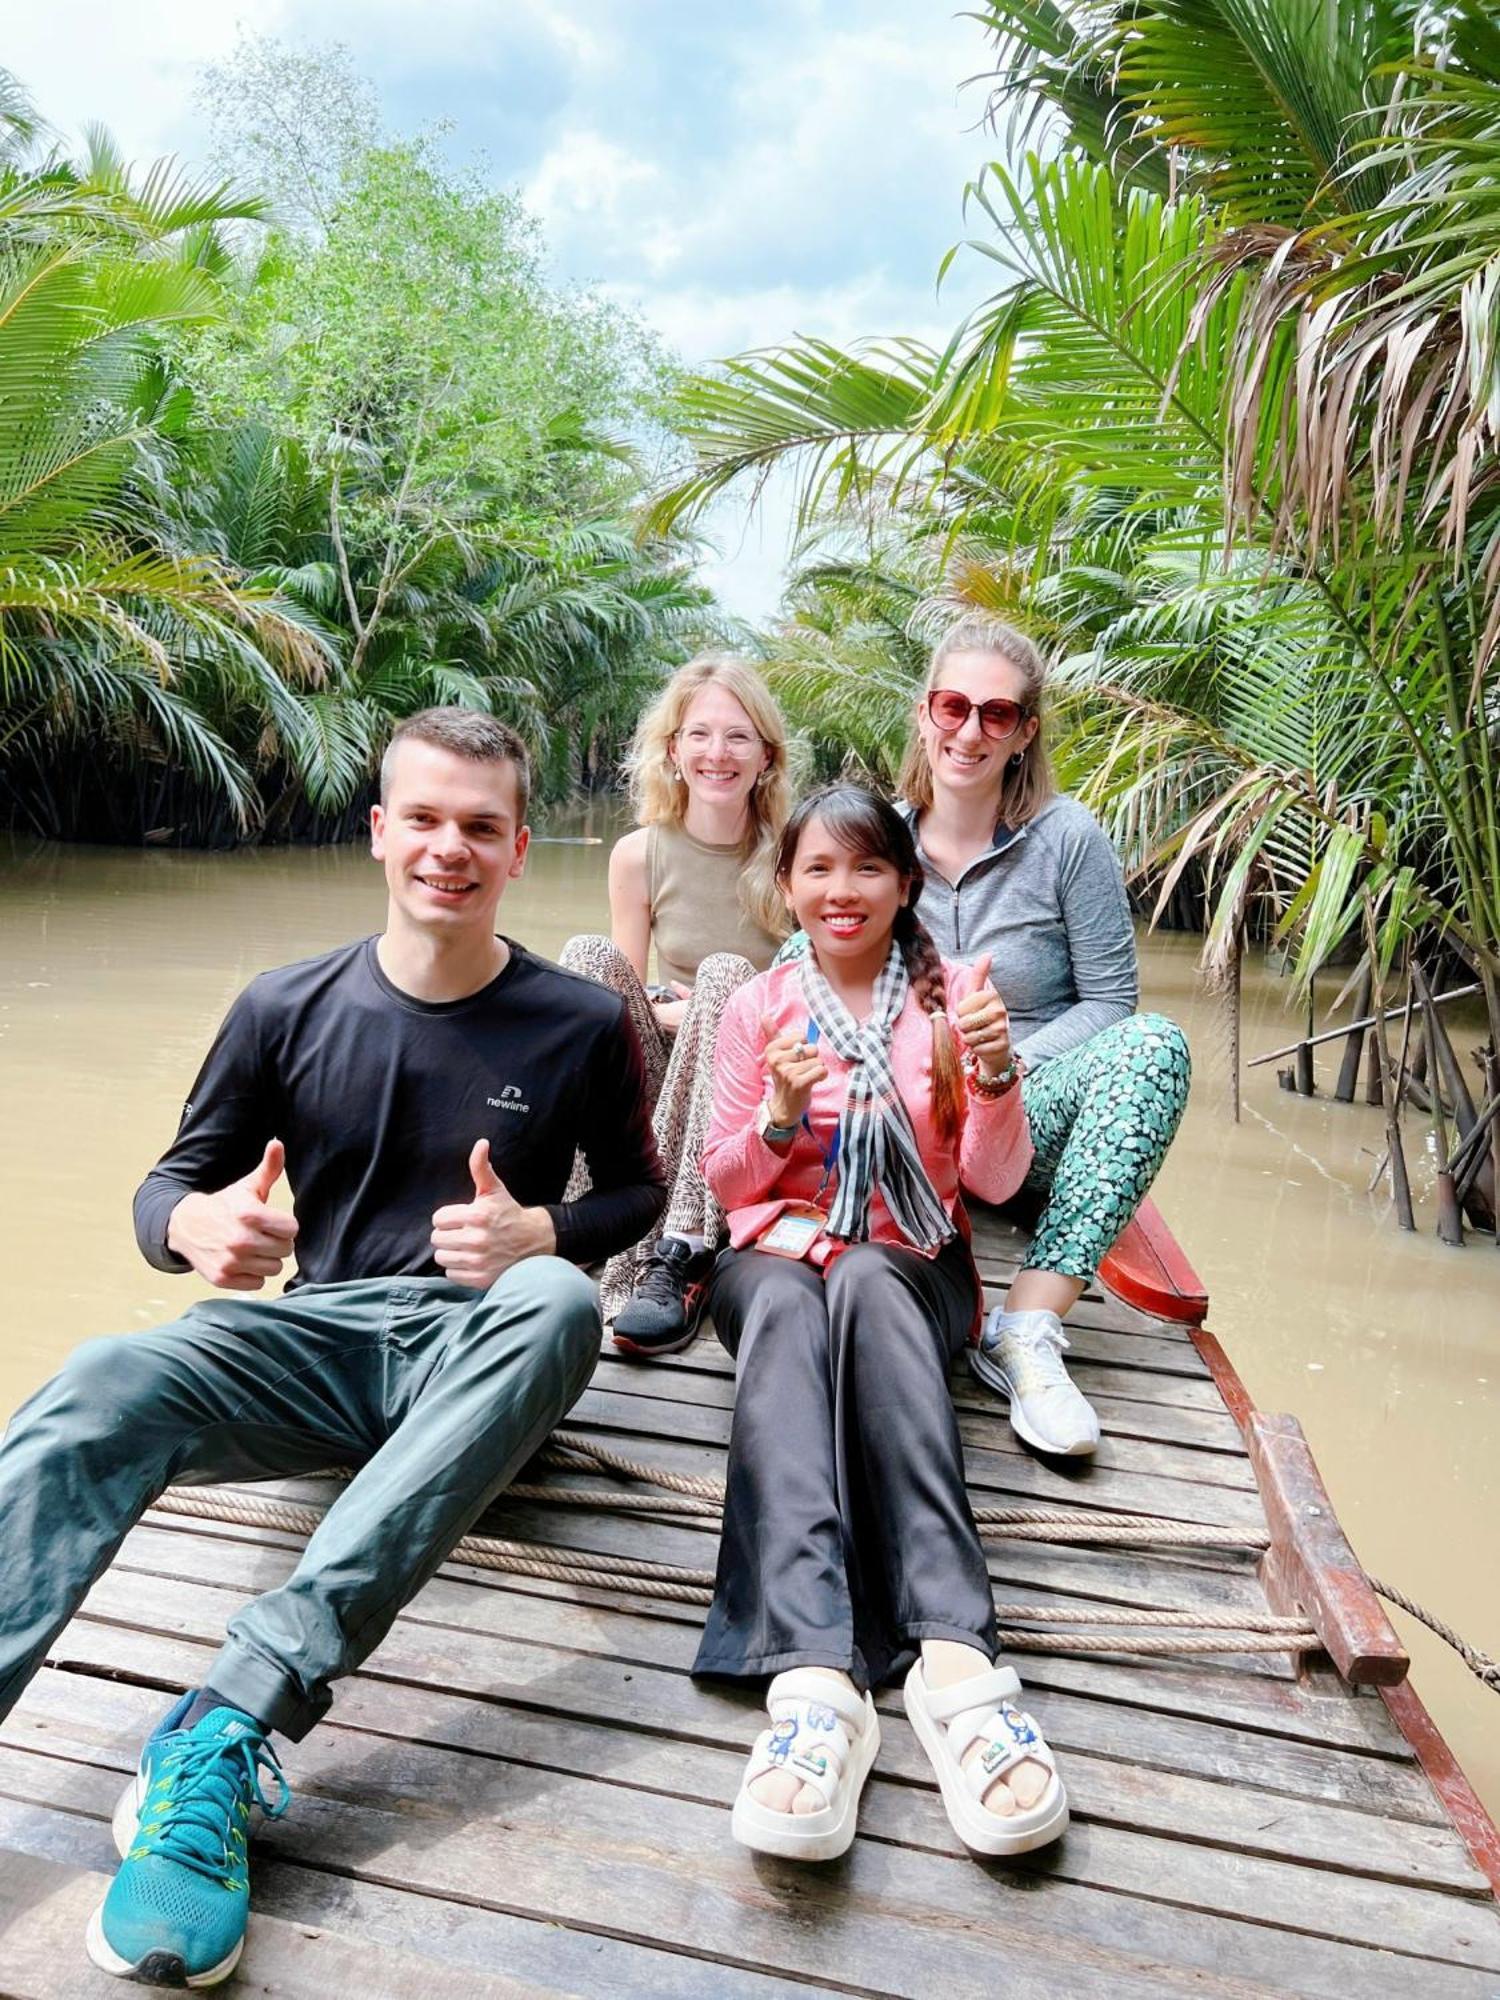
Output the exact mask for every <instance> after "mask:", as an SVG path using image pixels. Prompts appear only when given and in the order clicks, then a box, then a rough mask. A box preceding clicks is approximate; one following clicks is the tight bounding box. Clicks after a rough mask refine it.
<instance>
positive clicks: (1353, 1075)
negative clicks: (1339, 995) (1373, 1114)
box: [1333, 964, 1370, 1104]
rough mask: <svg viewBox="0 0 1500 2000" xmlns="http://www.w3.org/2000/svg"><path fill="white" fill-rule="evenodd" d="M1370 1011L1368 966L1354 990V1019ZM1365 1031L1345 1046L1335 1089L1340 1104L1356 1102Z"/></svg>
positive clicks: (1351, 1038) (1358, 1030)
mask: <svg viewBox="0 0 1500 2000" xmlns="http://www.w3.org/2000/svg"><path fill="white" fill-rule="evenodd" d="M1369 1011H1370V968H1369V966H1368V964H1367V965H1366V966H1365V967H1364V969H1363V971H1362V972H1361V973H1360V975H1359V984H1358V985H1357V986H1356V987H1355V989H1354V1018H1355V1020H1356V1021H1357V1020H1360V1019H1361V1018H1362V1017H1363V1016H1364V1015H1366V1014H1368V1013H1369ZM1364 1040H1365V1031H1364V1029H1363V1028H1356V1029H1355V1030H1354V1031H1353V1033H1352V1034H1351V1035H1350V1037H1349V1039H1348V1041H1346V1042H1345V1044H1344V1060H1343V1061H1342V1062H1341V1063H1340V1064H1339V1080H1338V1082H1337V1083H1336V1084H1335V1085H1334V1087H1333V1095H1334V1098H1335V1100H1336V1102H1338V1103H1339V1104H1352V1103H1353V1102H1354V1086H1355V1084H1356V1083H1358V1081H1359V1055H1360V1050H1361V1049H1362V1048H1363V1046H1364Z"/></svg>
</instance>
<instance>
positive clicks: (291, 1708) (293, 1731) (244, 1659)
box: [204, 1639, 333, 1743]
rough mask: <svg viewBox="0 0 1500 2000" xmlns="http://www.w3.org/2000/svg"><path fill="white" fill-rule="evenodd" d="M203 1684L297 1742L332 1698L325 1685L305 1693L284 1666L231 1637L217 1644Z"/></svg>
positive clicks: (265, 1724) (269, 1727) (318, 1718)
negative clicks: (220, 1645) (219, 1646)
mask: <svg viewBox="0 0 1500 2000" xmlns="http://www.w3.org/2000/svg"><path fill="white" fill-rule="evenodd" d="M204 1685H205V1686H206V1687H211V1688H212V1689H213V1691H214V1693H215V1694H216V1695H219V1696H221V1697H222V1698H223V1699H224V1700H225V1701H227V1702H228V1703H229V1704H230V1705H231V1706H232V1707H234V1708H238V1709H243V1710H244V1712H245V1714H246V1715H253V1716H254V1717H255V1720H256V1721H257V1722H259V1723H262V1724H263V1725H264V1726H265V1727H266V1728H267V1729H268V1730H269V1729H274V1730H275V1731H276V1732H277V1733H278V1735H281V1736H284V1737H286V1739H287V1740H288V1742H290V1743H300V1742H301V1740H302V1738H303V1737H304V1736H306V1734H307V1732H308V1731H309V1730H310V1729H311V1728H312V1727H313V1725H314V1724H315V1723H318V1722H321V1721H322V1719H323V1717H324V1716H325V1715H326V1714H327V1713H328V1710H329V1706H330V1704H331V1703H332V1700H333V1696H332V1694H331V1693H330V1692H329V1691H328V1690H327V1689H326V1688H325V1689H323V1690H321V1692H320V1693H319V1694H317V1695H309V1694H308V1693H306V1691H305V1690H304V1689H303V1687H302V1686H301V1684H300V1683H299V1682H298V1681H296V1680H294V1679H293V1678H292V1676H291V1675H290V1674H288V1672H287V1670H286V1668H285V1667H283V1666H279V1665H278V1664H277V1663H276V1662H275V1661H274V1660H268V1659H267V1658H266V1657H265V1655H264V1654H263V1653H256V1652H253V1651H252V1650H251V1649H250V1647H248V1646H242V1645H240V1644H239V1643H238V1642H237V1641H236V1640H234V1639H230V1640H227V1641H226V1643H225V1644H224V1645H223V1647H221V1649H220V1651H219V1653H218V1655H217V1657H216V1658H215V1660H214V1663H213V1665H212V1666H211V1667H210V1668H209V1670H208V1673H207V1674H206V1675H205V1676H204Z"/></svg>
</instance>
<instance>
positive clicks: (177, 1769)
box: [130, 1734, 292, 1887]
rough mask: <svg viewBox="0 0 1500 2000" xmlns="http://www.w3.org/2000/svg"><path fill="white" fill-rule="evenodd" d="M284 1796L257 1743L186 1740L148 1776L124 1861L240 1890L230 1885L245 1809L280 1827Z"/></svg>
mask: <svg viewBox="0 0 1500 2000" xmlns="http://www.w3.org/2000/svg"><path fill="white" fill-rule="evenodd" d="M262 1769H265V1770H267V1771H269V1772H271V1773H273V1774H274V1776H275V1779H276V1786H277V1790H276V1796H275V1798H274V1799H269V1798H267V1796H266V1793H265V1790H264V1788H263V1787H262V1785H261V1781H260V1773H261V1770H262ZM291 1795H292V1793H291V1787H290V1785H288V1783H287V1781H286V1774H285V1772H284V1771H283V1770H282V1768H281V1765H280V1764H279V1763H278V1762H277V1759H276V1753H275V1751H274V1750H272V1749H271V1747H270V1746H269V1744H267V1743H265V1742H264V1741H263V1740H262V1739H261V1738H260V1737H258V1736H254V1735H249V1734H247V1735H244V1736H240V1737H235V1738H233V1739H231V1740H226V1739H225V1738H224V1737H222V1736H210V1737H204V1738H198V1737H185V1738H184V1740H183V1741H182V1743H181V1744H174V1745H173V1746H172V1747H171V1748H170V1749H169V1750H167V1751H166V1752H165V1754H164V1755H163V1757H162V1761H161V1764H160V1765H159V1767H158V1768H157V1769H156V1770H155V1771H153V1773H152V1778H151V1785H150V1788H149V1790H148V1791H147V1793H146V1797H145V1801H144V1803H143V1805H142V1807H141V1816H140V1821H139V1823H138V1825H137V1827H136V1837H135V1842H134V1844H133V1846H132V1847H131V1850H130V1859H131V1860H132V1861H141V1860H144V1859H146V1858H147V1857H148V1856H150V1855H159V1856H161V1857H163V1858H164V1859H166V1860H168V1861H175V1862H177V1863H178V1864H179V1865H180V1866H181V1867H183V1868H191V1869H192V1870H193V1871H194V1872H195V1873H196V1874H199V1875H207V1876H211V1877H214V1878H222V1880H223V1881H224V1883H225V1886H226V1887H236V1886H243V1884H242V1883H240V1882H237V1881H236V1877H237V1874H238V1871H239V1868H240V1866H241V1864H242V1863H243V1861H244V1854H245V1838H246V1833H247V1830H248V1828H249V1824H250V1812H251V1808H252V1807H254V1806H259V1807H260V1809H261V1811H262V1812H263V1813H264V1814H265V1816H266V1818H267V1819H280V1817H281V1815H282V1814H283V1813H284V1812H285V1811H286V1809H287V1806H288V1804H289V1802H290V1800H291Z"/></svg>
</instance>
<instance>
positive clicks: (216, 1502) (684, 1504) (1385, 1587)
mask: <svg viewBox="0 0 1500 2000" xmlns="http://www.w3.org/2000/svg"><path fill="white" fill-rule="evenodd" d="M538 1462H539V1463H541V1464H543V1465H550V1466H553V1467H558V1468H562V1469H563V1470H566V1471H570V1472H574V1473H576V1472H579V1471H586V1472H593V1471H598V1472H607V1473H610V1474H612V1475H614V1476H615V1477H617V1478H621V1479H630V1480H634V1481H635V1482H637V1483H638V1484H640V1485H645V1486H654V1487H657V1488H658V1489H659V1491H658V1492H657V1493H655V1494H651V1493H616V1492H611V1491H609V1490H608V1489H605V1490H603V1491H600V1490H598V1489H594V1488H589V1487H582V1486H547V1485H535V1484H522V1485H518V1486H512V1487H510V1488H509V1489H508V1490H507V1493H506V1498H507V1499H511V1500H530V1501H536V1502H540V1503H543V1504H545V1505H548V1506H565V1507H569V1506H571V1507H602V1508H606V1509H608V1510H610V1511H611V1512H618V1513H632V1514H658V1515H678V1516H687V1517H689V1518H692V1519H695V1520H717V1519H718V1518H719V1516H720V1515H721V1514H722V1512H723V1505H724V1485H723V1481H722V1480H718V1479H710V1478H708V1477H706V1476H700V1475H697V1474H693V1473H685V1472H670V1471H668V1470H667V1468H666V1467H665V1466H660V1465H651V1464H649V1463H648V1462H647V1461H646V1460H644V1459H637V1458H626V1457H625V1456H624V1455H623V1454H622V1453H620V1452H617V1451H611V1450H609V1449H608V1447H607V1446H605V1445H600V1444H596V1443H595V1442H594V1440H593V1439H592V1438H586V1437H583V1436H581V1435H580V1434H579V1433H578V1432H576V1431H555V1432H554V1433H553V1435H552V1438H551V1440H550V1442H549V1444H548V1446H547V1448H546V1449H545V1450H544V1451H543V1452H542V1453H541V1454H540V1457H539V1460H538ZM339 1476H340V1477H345V1478H346V1477H348V1475H347V1473H341V1474H339ZM155 1506H156V1509H157V1511H158V1512H160V1513H165V1514H184V1515H192V1516H195V1517H197V1518H198V1519H201V1520H211V1521H228V1522H236V1521H239V1522H243V1523H245V1524H246V1525H248V1526H252V1527H267V1528H280V1529H283V1530H284V1531H285V1532H286V1533H288V1534H294V1535H310V1534H312V1533H313V1531H314V1530H315V1529H316V1528H317V1526H318V1523H319V1522H320V1521H321V1520H322V1518H323V1516H324V1514H325V1513H326V1512H327V1509H326V1508H324V1507H318V1506H307V1505H303V1506H299V1505H297V1504H295V1503H293V1502H290V1501H285V1500H275V1499H269V1498H266V1497H264V1496H262V1495H260V1494H251V1493H245V1492H242V1491H240V1490H239V1489H237V1488H232V1487H213V1486H200V1487H192V1486H186V1487H185V1486H174V1487H170V1488H169V1489H168V1490H167V1491H166V1492H165V1493H163V1494H162V1495H161V1497H160V1498H159V1499H158V1500H157V1501H156V1502H155ZM974 1519H975V1521H976V1522H977V1523H978V1525H979V1526H980V1527H981V1528H989V1529H1000V1530H1003V1531H1004V1537H1005V1539H1006V1540H1008V1541H1038V1542H1096V1543H1105V1544H1110V1545H1116V1546H1125V1547H1145V1546H1150V1545H1158V1546H1160V1545H1166V1546H1168V1547H1178V1548H1244V1549H1263V1548H1265V1547H1266V1546H1267V1545H1268V1542H1269V1537H1268V1536H1267V1535H1266V1534H1264V1533H1263V1532H1258V1531H1256V1530H1254V1529H1247V1528H1225V1527H1211V1526H1206V1525H1202V1524H1199V1523H1193V1522H1186V1521H1174V1520H1169V1519H1165V1518H1163V1517H1161V1516H1156V1515H1146V1514H1121V1513H1106V1512H1103V1511H1102V1510H1100V1511H1097V1512H1096V1511H1092V1510H1083V1509H1079V1508H1068V1507H979V1508H976V1509H975V1511H974ZM448 1560H449V1561H450V1562H457V1563H465V1564H467V1565H468V1566H469V1567H470V1568H471V1569H486V1570H495V1571H499V1572H501V1573H502V1574H505V1575H509V1576H529V1577H536V1578H539V1579H541V1580H543V1581H545V1582H552V1583H572V1584H583V1585H586V1586H587V1587H588V1588H589V1589H592V1590H612V1591H620V1590H624V1591H630V1592H633V1593H634V1594H635V1595H636V1596H638V1597H648V1598H657V1599H661V1600H662V1601H664V1602H667V1603H673V1604H695V1605H706V1604H708V1603H710V1602H711V1601H712V1598H713V1582H714V1578H713V1572H712V1571H711V1570H702V1569H684V1568H681V1567H680V1566H679V1565H677V1564H675V1563H659V1562H648V1561H643V1560H640V1559H637V1558H633V1557H628V1556H616V1555H605V1556H598V1555H591V1554H587V1553H585V1552H582V1551H578V1550H574V1549H561V1548H556V1547H554V1546H552V1545H551V1544H550V1543H542V1542H527V1541H510V1540H504V1539H501V1538H499V1537H496V1536H492V1535H466V1536H465V1537H464V1539H463V1540H462V1541H461V1542H460V1543H459V1544H458V1545H457V1547H456V1548H454V1549H453V1551H452V1552H451V1554H450V1555H449V1557H448ZM1368 1581H1369V1584H1370V1587H1371V1589H1372V1590H1374V1591H1376V1592H1377V1593H1378V1594H1379V1595H1380V1596H1381V1597H1383V1598H1385V1600H1386V1602H1387V1603H1389V1604H1395V1605H1397V1606H1399V1607H1400V1609H1401V1610H1403V1611H1405V1612H1408V1613H1409V1614H1410V1615H1411V1616H1412V1617H1413V1618H1415V1619H1417V1620H1419V1621H1420V1623H1422V1624H1423V1625H1425V1626H1427V1628H1428V1629H1429V1631H1432V1632H1435V1633H1436V1634H1437V1636H1438V1637H1439V1638H1440V1639H1442V1640H1445V1641H1446V1643H1447V1644H1448V1645H1450V1646H1451V1647H1452V1648H1453V1650H1454V1652H1456V1653H1457V1654H1458V1655H1459V1657H1460V1658H1461V1659H1462V1660H1463V1661H1464V1663H1465V1665H1466V1666H1467V1667H1468V1668H1469V1670H1470V1672H1471V1673H1473V1674H1476V1675H1477V1676H1478V1678H1479V1679H1480V1680H1481V1681H1483V1683H1484V1684H1485V1686H1486V1687H1490V1688H1494V1689H1496V1691H1497V1692H1500V1660H1495V1659H1492V1658H1491V1657H1490V1655H1489V1654H1488V1653H1483V1652H1481V1651H1480V1650H1479V1648H1478V1647H1477V1646H1471V1645H1470V1644H1469V1643H1468V1641H1467V1640H1466V1639H1464V1638H1462V1637H1461V1636H1460V1634H1459V1633H1457V1632H1455V1631H1454V1630H1453V1627H1452V1626H1451V1625H1447V1624H1445V1623H1444V1622H1443V1620H1442V1619H1441V1618H1437V1617H1435V1616H1434V1615H1433V1613H1432V1612H1430V1611H1428V1610H1427V1609H1426V1608H1425V1607H1424V1606H1423V1605H1420V1604H1418V1603H1417V1602H1416V1600H1415V1599H1414V1598H1410V1597H1408V1596H1407V1595H1406V1593H1405V1591H1402V1590H1397V1589H1395V1588H1394V1587H1393V1586H1392V1585H1390V1584H1386V1583H1381V1582H1380V1581H1379V1579H1378V1578H1376V1577H1373V1576H1372V1577H1370V1578H1369V1579H1368ZM995 1614H996V1616H997V1617H998V1618H999V1619H1001V1620H1002V1621H1004V1620H1011V1621H1013V1622H1012V1623H1011V1624H1009V1625H1006V1624H1003V1623H1002V1627H1001V1630H1000V1632H999V1634H998V1638H999V1643H1000V1644H1001V1645H1002V1646H1004V1647H1006V1648H1008V1649H1009V1650H1010V1651H1011V1652H1021V1653H1135V1654H1141V1655H1158V1654H1160V1655H1171V1654H1189V1653H1282V1652H1292V1653H1306V1652H1313V1651H1315V1650H1317V1648H1318V1646H1319V1644H1320V1643H1321V1642H1320V1641H1319V1639H1318V1635H1317V1634H1316V1632H1314V1631H1312V1630H1311V1629H1310V1628H1309V1626H1308V1624H1307V1621H1306V1620H1305V1619H1301V1618H1278V1617H1274V1616H1272V1615H1271V1614H1270V1613H1264V1614H1259V1613H1254V1612H1237V1611H1202V1610H1195V1609H1193V1608H1192V1607H1191V1606H1189V1607H1185V1608H1177V1609H1168V1610H1163V1611H1141V1610H1125V1609H1121V1608H1117V1607H1115V1608H1112V1607H1107V1606H1104V1605H1078V1606H1073V1605H1057V1604H999V1603H997V1604H996V1606H995ZM1037 1625H1041V1626H1060V1625H1091V1626H1093V1627H1095V1628H1096V1629H1095V1630H1093V1631H1091V1632H1062V1631H1042V1632H1037V1631H1023V1630H1018V1629H1016V1628H1017V1627H1019V1626H1037ZM1163 1628H1167V1629H1163ZM1117 1635H1120V1636H1117ZM1216 1635H1217V1636H1216Z"/></svg>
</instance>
